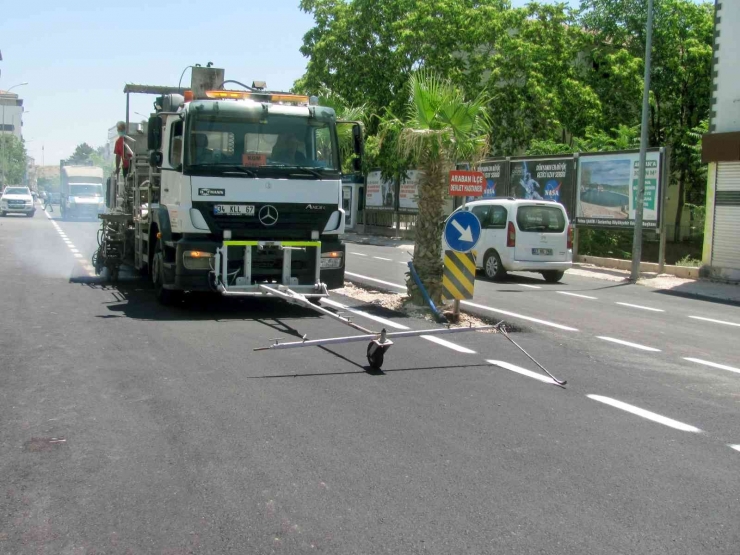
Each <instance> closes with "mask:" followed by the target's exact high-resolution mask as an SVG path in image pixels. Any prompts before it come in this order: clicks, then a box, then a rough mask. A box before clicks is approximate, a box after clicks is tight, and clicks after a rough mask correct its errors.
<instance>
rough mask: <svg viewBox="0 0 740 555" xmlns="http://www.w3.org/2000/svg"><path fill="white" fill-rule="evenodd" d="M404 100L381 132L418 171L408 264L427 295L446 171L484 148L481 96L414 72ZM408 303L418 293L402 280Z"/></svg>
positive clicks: (433, 277) (418, 298) (437, 273)
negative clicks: (411, 262)
mask: <svg viewBox="0 0 740 555" xmlns="http://www.w3.org/2000/svg"><path fill="white" fill-rule="evenodd" d="M407 90H408V95H407V96H406V98H407V105H406V108H405V111H404V114H403V116H402V117H401V118H397V117H394V116H390V115H389V116H388V117H387V118H386V119H385V120H384V122H383V124H382V127H383V129H382V131H381V136H382V135H383V134H384V133H385V132H391V133H392V136H394V137H395V138H396V145H397V149H398V154H399V155H400V156H401V158H411V159H413V160H414V161H415V162H416V167H418V168H419V169H420V170H422V171H423V176H422V178H421V182H420V184H419V200H418V204H419V216H418V220H417V226H416V240H415V245H414V266H415V267H416V270H417V272H418V274H419V277H420V279H421V281H422V283H423V284H424V287H425V288H426V290H427V292H428V293H429V295H430V296H431V297H432V299H433V300H434V301H435V302H439V300H440V298H441V294H442V261H441V258H440V254H441V251H442V222H443V217H444V196H445V191H446V189H447V176H448V172H449V170H451V169H453V168H454V164H455V162H456V161H458V160H472V161H474V162H476V161H478V160H479V159H480V158H481V157H482V156H483V155H485V153H486V152H487V150H488V131H489V129H488V121H487V117H486V108H485V106H486V101H487V99H486V97H484V96H483V95H479V96H478V97H476V98H475V99H474V100H466V99H465V96H464V95H463V93H462V91H460V89H458V88H457V87H455V86H454V85H453V84H452V83H451V82H450V81H449V80H446V79H442V78H440V77H438V76H436V75H435V74H433V73H431V72H428V71H423V70H422V71H417V72H415V73H413V74H412V75H411V78H410V79H409V82H408V89H407ZM407 287H408V291H409V295H410V297H411V299H412V301H413V302H415V303H418V304H422V303H423V298H422V295H421V292H420V291H419V290H418V288H417V287H416V284H415V283H414V281H413V280H412V279H411V278H410V277H409V278H408V279H407Z"/></svg>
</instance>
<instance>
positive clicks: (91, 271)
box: [44, 210, 95, 277]
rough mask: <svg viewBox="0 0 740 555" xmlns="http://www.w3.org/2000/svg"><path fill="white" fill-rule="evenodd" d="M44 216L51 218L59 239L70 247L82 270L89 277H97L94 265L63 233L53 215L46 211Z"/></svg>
mask: <svg viewBox="0 0 740 555" xmlns="http://www.w3.org/2000/svg"><path fill="white" fill-rule="evenodd" d="M44 214H46V217H47V218H49V221H50V222H51V224H52V225H53V226H54V229H56V231H57V233H58V234H59V237H60V238H61V239H62V241H64V243H65V244H66V245H67V247H69V250H70V252H71V253H72V256H74V257H75V260H76V261H77V262H78V263H79V265H80V266H82V269H83V270H85V272H86V273H87V275H88V276H90V277H95V268H93V267H92V265H91V264H90V263H88V262H87V261H84V258H85V256H84V255H83V254H81V253H80V251H79V249H78V248H77V247H75V245H74V243H73V242H72V241H70V240H69V237H67V234H66V233H64V231H62V228H61V227H59V224H57V223H56V222H55V221H54V220H52V218H51V215H50V214H49V213H48V212H47V211H46V210H44Z"/></svg>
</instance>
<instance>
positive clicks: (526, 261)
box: [460, 198, 573, 283]
mask: <svg viewBox="0 0 740 555" xmlns="http://www.w3.org/2000/svg"><path fill="white" fill-rule="evenodd" d="M460 210H467V211H469V212H472V213H473V214H475V215H476V216H477V217H478V220H480V223H481V238H480V240H479V241H478V244H477V245H476V246H475V248H474V249H473V250H474V251H475V253H476V261H475V262H476V267H477V268H478V269H481V270H483V272H484V274H485V276H486V277H487V278H489V279H492V280H501V279H503V278H504V277H505V276H506V272H507V271H514V272H520V271H525V272H538V273H540V274H542V277H544V278H545V281H547V282H549V283H557V282H558V281H560V280H561V279H562V278H563V274H565V271H566V270H567V269H569V268H570V267H571V266H572V264H573V227H572V226H571V225H570V222H569V221H568V215H567V213H566V212H565V209H564V208H563V206H562V205H561V204H558V203H556V202H552V201H537V200H522V199H514V198H501V199H487V200H478V201H473V202H469V203H468V204H467V205H465V206H464V207H462V208H460Z"/></svg>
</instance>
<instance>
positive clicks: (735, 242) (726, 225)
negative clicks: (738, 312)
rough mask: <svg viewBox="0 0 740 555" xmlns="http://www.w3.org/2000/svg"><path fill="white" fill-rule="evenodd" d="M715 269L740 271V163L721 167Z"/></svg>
mask: <svg viewBox="0 0 740 555" xmlns="http://www.w3.org/2000/svg"><path fill="white" fill-rule="evenodd" d="M715 194H716V197H715V207H714V233H713V244H712V266H714V267H717V268H728V269H733V270H740V163H738V162H719V163H718V164H717V189H716V193H715Z"/></svg>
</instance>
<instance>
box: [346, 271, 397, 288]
mask: <svg viewBox="0 0 740 555" xmlns="http://www.w3.org/2000/svg"><path fill="white" fill-rule="evenodd" d="M344 273H345V274H346V275H348V276H352V277H356V278H360V279H366V280H368V281H372V282H375V283H380V284H382V285H389V286H390V287H395V288H396V289H403V290H404V291H406V286H405V285H399V284H398V283H391V282H390V281H383V280H382V279H376V278H372V277H369V276H363V275H362V274H353V273H352V272H344Z"/></svg>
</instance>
